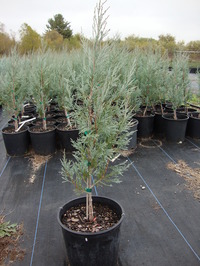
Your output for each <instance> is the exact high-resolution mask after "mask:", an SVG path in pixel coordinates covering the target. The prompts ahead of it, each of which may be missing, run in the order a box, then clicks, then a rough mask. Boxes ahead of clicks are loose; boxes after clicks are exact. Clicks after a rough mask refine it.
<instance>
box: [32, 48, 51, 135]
mask: <svg viewBox="0 0 200 266" xmlns="http://www.w3.org/2000/svg"><path fill="white" fill-rule="evenodd" d="M53 61H54V54H53V53H51V52H50V51H46V52H43V51H39V52H37V53H34V54H33V55H32V56H31V57H30V64H31V67H30V75H29V88H30V91H31V93H32V96H33V99H34V103H35V104H36V106H37V111H38V113H39V115H40V117H41V118H42V119H43V129H44V130H46V129H47V126H46V110H47V106H48V105H49V103H50V100H51V92H52V90H53V83H54V82H53V81H54V71H53V70H54V69H53Z"/></svg>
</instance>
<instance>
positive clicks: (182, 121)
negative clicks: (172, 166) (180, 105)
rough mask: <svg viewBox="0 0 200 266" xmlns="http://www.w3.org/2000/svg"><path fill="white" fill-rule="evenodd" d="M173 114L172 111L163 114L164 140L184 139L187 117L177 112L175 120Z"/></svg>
mask: <svg viewBox="0 0 200 266" xmlns="http://www.w3.org/2000/svg"><path fill="white" fill-rule="evenodd" d="M173 116H174V115H173V113H169V114H164V115H163V119H164V126H165V137H166V140H167V141H172V142H179V141H184V140H185V134H186V128H187V123H188V119H189V117H188V115H186V114H177V120H175V119H174V118H173Z"/></svg>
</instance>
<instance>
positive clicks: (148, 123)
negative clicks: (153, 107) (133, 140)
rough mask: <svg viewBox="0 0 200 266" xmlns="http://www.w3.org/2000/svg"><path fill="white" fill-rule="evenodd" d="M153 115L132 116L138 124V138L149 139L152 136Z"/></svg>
mask: <svg viewBox="0 0 200 266" xmlns="http://www.w3.org/2000/svg"><path fill="white" fill-rule="evenodd" d="M154 117H155V114H152V113H151V114H148V115H146V116H142V115H134V118H136V119H137V120H138V122H139V124H138V133H137V136H138V138H150V137H152V135H153V128H154Z"/></svg>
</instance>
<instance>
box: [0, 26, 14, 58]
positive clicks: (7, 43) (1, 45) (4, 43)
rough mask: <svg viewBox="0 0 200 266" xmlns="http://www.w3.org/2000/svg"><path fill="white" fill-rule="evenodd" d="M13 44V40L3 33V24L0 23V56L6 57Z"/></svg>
mask: <svg viewBox="0 0 200 266" xmlns="http://www.w3.org/2000/svg"><path fill="white" fill-rule="evenodd" d="M15 43H16V42H15V39H14V38H13V37H10V36H9V34H8V33H6V32H5V30H4V24H3V23H0V55H3V54H6V55H8V54H9V52H10V50H11V48H12V47H14V46H15Z"/></svg>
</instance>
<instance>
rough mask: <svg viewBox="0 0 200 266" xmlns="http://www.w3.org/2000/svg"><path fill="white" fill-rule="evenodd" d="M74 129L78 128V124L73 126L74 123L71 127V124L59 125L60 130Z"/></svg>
mask: <svg viewBox="0 0 200 266" xmlns="http://www.w3.org/2000/svg"><path fill="white" fill-rule="evenodd" d="M73 129H76V126H73V125H72V127H71V128H70V126H69V125H66V124H63V125H62V124H60V125H59V130H63V131H65V130H73Z"/></svg>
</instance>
